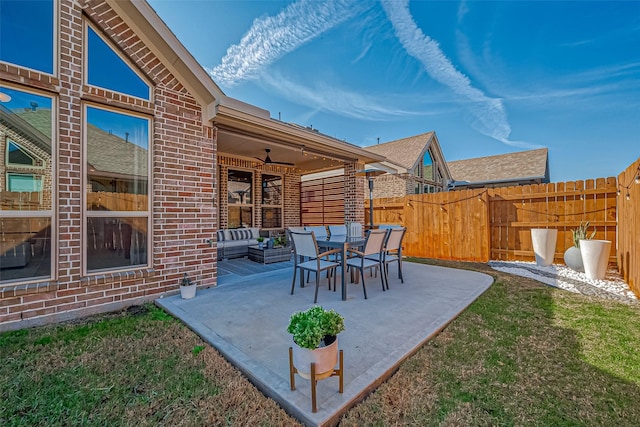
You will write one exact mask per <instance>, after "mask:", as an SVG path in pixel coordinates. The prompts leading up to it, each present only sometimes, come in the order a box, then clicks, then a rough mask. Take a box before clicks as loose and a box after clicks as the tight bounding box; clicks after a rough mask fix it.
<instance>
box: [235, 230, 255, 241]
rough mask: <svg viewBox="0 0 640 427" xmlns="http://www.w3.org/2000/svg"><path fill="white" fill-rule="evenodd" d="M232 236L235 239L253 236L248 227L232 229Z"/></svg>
mask: <svg viewBox="0 0 640 427" xmlns="http://www.w3.org/2000/svg"><path fill="white" fill-rule="evenodd" d="M231 238H232V239H233V240H249V239H250V238H251V230H250V229H248V228H237V229H235V230H231Z"/></svg>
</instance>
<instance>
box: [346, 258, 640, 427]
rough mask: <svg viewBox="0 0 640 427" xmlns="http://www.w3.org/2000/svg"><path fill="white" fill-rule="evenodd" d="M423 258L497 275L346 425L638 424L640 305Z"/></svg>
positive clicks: (354, 412)
mask: <svg viewBox="0 0 640 427" xmlns="http://www.w3.org/2000/svg"><path fill="white" fill-rule="evenodd" d="M420 261H422V262H429V263H432V264H436V265H442V266H448V267H455V268H465V269H470V270H475V271H481V272H484V273H487V274H490V275H492V276H493V277H494V278H495V279H496V282H495V283H494V285H493V286H492V287H491V288H490V289H489V290H488V291H487V292H485V294H484V295H482V296H481V297H480V298H479V299H478V300H477V301H476V302H474V303H473V304H472V305H471V306H470V307H469V309H468V310H466V311H465V312H464V313H463V314H462V315H461V316H460V317H459V318H457V319H456V320H455V321H453V322H452V323H451V324H450V325H449V326H448V327H447V328H446V329H445V330H444V331H442V332H441V333H440V334H439V335H438V336H437V337H435V338H434V339H433V340H431V341H430V342H429V343H427V344H426V345H425V346H423V347H422V348H421V349H420V350H419V351H418V352H417V353H416V354H415V355H414V356H413V357H411V358H410V359H409V360H408V361H407V362H405V363H404V364H403V365H402V366H401V367H400V369H399V370H398V372H397V373H396V374H395V375H394V376H393V377H392V378H391V379H389V381H387V382H386V383H385V384H383V385H382V386H381V387H379V388H378V390H376V391H375V392H374V393H373V394H372V395H371V396H369V397H368V398H367V399H366V400H365V401H364V402H362V403H361V404H360V405H358V406H357V407H355V408H353V409H352V410H351V411H350V412H349V413H347V415H346V416H345V417H344V419H343V421H342V422H341V426H359V425H365V424H369V421H370V420H372V419H373V420H383V421H382V422H381V423H380V425H416V426H417V425H474V426H477V425H480V426H482V425H534V426H535V425H540V426H548V425H589V426H598V425H600V426H610V425H618V426H636V425H637V420H638V419H640V405H638V402H639V401H640V374H639V373H638V367H639V366H640V358H639V356H638V355H640V330H639V329H638V328H639V327H640V326H639V325H640V305H637V304H621V303H616V302H612V301H605V300H600V299H597V298H595V297H587V296H583V295H578V294H572V293H569V292H566V291H562V290H556V289H552V288H549V287H547V286H545V285H542V284H540V283H539V282H536V281H534V280H532V279H527V278H523V277H518V276H513V275H510V274H507V273H501V272H497V271H494V270H492V269H491V268H490V267H488V266H486V265H484V264H478V263H455V262H442V261H433V260H420ZM607 360H608V361H610V362H611V363H607V362H605V361H607ZM614 361H615V363H614ZM613 365H615V368H614V366H613Z"/></svg>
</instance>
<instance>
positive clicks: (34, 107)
mask: <svg viewBox="0 0 640 427" xmlns="http://www.w3.org/2000/svg"><path fill="white" fill-rule="evenodd" d="M5 3H6V2H5V1H3V2H2V7H4V5H5ZM3 13H4V10H3ZM2 19H3V20H2V23H4V16H3V18H2ZM3 31H4V29H3ZM0 93H1V94H3V95H4V96H3V97H2V100H3V101H2V102H1V103H0V152H2V162H0V283H3V284H4V283H7V282H15V281H23V280H31V279H35V278H37V279H47V278H50V277H51V276H52V269H51V256H52V254H51V235H52V234H51V226H52V220H53V206H52V200H53V198H52V190H53V184H52V176H53V174H52V171H53V159H55V156H54V155H53V152H52V149H53V145H52V135H53V117H54V114H53V111H54V100H53V99H52V98H50V97H47V96H43V95H39V94H35V93H31V92H25V91H21V90H17V89H13V88H11V87H5V86H0Z"/></svg>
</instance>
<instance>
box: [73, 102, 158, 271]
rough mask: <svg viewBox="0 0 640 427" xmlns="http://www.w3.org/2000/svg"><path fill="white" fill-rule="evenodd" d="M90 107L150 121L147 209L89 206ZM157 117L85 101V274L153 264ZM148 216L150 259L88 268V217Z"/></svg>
mask: <svg viewBox="0 0 640 427" xmlns="http://www.w3.org/2000/svg"><path fill="white" fill-rule="evenodd" d="M88 108H96V109H100V110H103V111H108V112H111V113H117V114H122V115H126V116H132V117H136V118H140V119H144V120H147V127H148V145H147V182H148V184H147V206H146V210H140V211H100V210H90V209H88V208H87V191H88V190H87V189H88V188H89V186H90V185H91V183H90V180H89V169H88V167H87V165H88V149H87V148H88V136H89V132H88V131H87V129H88V113H87V109H88ZM153 119H154V118H153V117H152V116H149V115H145V114H142V113H137V112H133V111H129V110H125V109H122V108H117V107H113V106H106V105H102V104H98V103H95V102H90V101H85V102H83V103H82V164H81V170H82V173H81V175H82V188H83V191H82V194H81V198H80V203H81V206H82V224H81V230H80V231H81V238H80V241H81V247H82V256H81V258H82V275H83V276H85V277H90V276H95V275H100V274H104V273H105V272H122V271H132V270H141V269H147V268H149V267H150V266H151V265H153V250H152V249H153V228H152V225H153V211H152V206H153V169H152V165H153V126H154V120H153ZM110 217H117V218H144V217H146V218H147V233H146V234H147V242H148V244H147V262H146V263H144V264H133V265H125V266H119V267H109V268H103V269H97V270H88V268H87V264H88V253H87V249H88V245H89V242H88V239H87V229H88V227H87V223H88V220H89V218H110Z"/></svg>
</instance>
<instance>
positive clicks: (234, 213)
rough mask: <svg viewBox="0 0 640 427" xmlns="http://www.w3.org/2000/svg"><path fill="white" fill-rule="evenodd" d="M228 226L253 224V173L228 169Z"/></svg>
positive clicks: (237, 226)
mask: <svg viewBox="0 0 640 427" xmlns="http://www.w3.org/2000/svg"><path fill="white" fill-rule="evenodd" d="M227 202H228V214H229V217H228V219H227V224H228V228H242V227H252V226H253V173H251V172H248V171H240V170H229V172H228V174H227Z"/></svg>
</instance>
